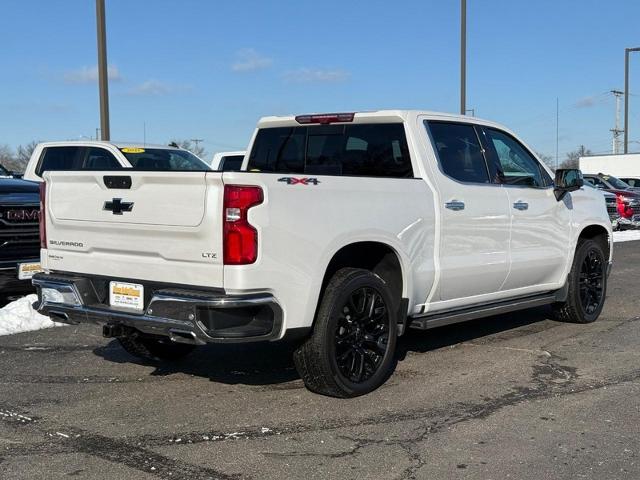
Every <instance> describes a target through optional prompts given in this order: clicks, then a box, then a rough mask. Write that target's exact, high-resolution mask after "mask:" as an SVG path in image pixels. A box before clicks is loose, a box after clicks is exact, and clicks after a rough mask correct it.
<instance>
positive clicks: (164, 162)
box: [120, 148, 211, 172]
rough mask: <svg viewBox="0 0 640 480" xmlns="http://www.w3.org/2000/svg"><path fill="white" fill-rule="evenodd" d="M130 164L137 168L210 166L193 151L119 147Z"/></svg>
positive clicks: (159, 169) (182, 169) (172, 169)
mask: <svg viewBox="0 0 640 480" xmlns="http://www.w3.org/2000/svg"><path fill="white" fill-rule="evenodd" d="M120 151H121V152H122V154H123V155H124V156H125V157H127V160H128V161H129V163H130V164H131V166H132V167H133V168H135V169H137V170H158V171H175V172H181V171H203V170H211V168H210V167H209V166H208V165H207V164H206V163H205V162H203V161H202V160H200V159H199V158H198V157H196V156H195V155H194V154H193V153H191V152H188V151H187V150H178V149H173V148H121V149H120Z"/></svg>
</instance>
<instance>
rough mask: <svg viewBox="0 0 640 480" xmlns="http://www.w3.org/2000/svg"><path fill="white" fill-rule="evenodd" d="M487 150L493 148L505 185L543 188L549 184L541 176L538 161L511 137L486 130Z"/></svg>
mask: <svg viewBox="0 0 640 480" xmlns="http://www.w3.org/2000/svg"><path fill="white" fill-rule="evenodd" d="M486 132H487V135H488V137H489V140H490V142H489V148H490V149H491V148H493V150H494V153H495V155H496V157H497V159H498V163H499V166H500V167H501V168H502V175H501V176H502V179H503V182H504V183H505V184H507V185H519V186H525V187H545V186H547V185H548V184H549V181H548V179H547V178H546V176H543V174H542V169H541V167H540V164H539V163H538V161H537V160H536V159H535V158H534V157H533V156H532V155H531V154H530V153H529V152H527V150H526V149H525V148H524V147H523V146H522V145H520V143H519V142H517V141H516V140H515V139H514V138H513V137H511V136H509V135H507V134H506V133H504V132H501V131H500V130H494V129H492V128H488V129H486Z"/></svg>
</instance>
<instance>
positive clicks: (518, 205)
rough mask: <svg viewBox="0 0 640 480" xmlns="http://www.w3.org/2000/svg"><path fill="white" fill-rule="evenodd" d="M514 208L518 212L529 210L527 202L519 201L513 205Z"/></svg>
mask: <svg viewBox="0 0 640 480" xmlns="http://www.w3.org/2000/svg"><path fill="white" fill-rule="evenodd" d="M513 208H515V209H516V210H529V204H528V203H527V202H522V201H517V202H516V203H514V204H513Z"/></svg>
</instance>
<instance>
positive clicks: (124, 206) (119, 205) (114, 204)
mask: <svg viewBox="0 0 640 480" xmlns="http://www.w3.org/2000/svg"><path fill="white" fill-rule="evenodd" d="M102 209H103V210H108V211H110V212H113V214H114V215H122V212H130V211H131V210H133V202H123V201H122V199H121V198H114V199H113V200H111V201H110V202H109V201H107V202H104V207H102Z"/></svg>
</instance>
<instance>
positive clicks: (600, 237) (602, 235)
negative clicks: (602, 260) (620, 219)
mask: <svg viewBox="0 0 640 480" xmlns="http://www.w3.org/2000/svg"><path fill="white" fill-rule="evenodd" d="M579 238H586V239H589V240H595V241H596V242H598V243H600V246H601V247H602V250H603V251H604V254H605V257H606V258H607V259H608V258H609V253H610V252H609V248H610V244H609V232H608V231H607V229H606V228H604V227H602V226H600V225H589V226H588V227H586V228H585V229H584V230H582V232H580V237H579Z"/></svg>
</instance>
